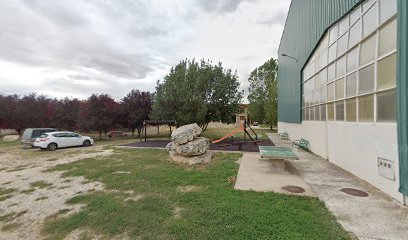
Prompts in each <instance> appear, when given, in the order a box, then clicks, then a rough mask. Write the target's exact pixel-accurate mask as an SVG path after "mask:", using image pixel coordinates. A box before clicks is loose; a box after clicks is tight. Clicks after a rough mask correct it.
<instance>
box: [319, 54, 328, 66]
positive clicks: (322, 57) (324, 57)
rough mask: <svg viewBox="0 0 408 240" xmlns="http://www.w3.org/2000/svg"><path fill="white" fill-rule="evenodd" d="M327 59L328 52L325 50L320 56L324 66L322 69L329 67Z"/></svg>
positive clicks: (321, 63)
mask: <svg viewBox="0 0 408 240" xmlns="http://www.w3.org/2000/svg"><path fill="white" fill-rule="evenodd" d="M327 57H328V54H327V50H324V51H323V52H322V55H321V56H320V65H321V66H322V68H323V67H326V66H327Z"/></svg>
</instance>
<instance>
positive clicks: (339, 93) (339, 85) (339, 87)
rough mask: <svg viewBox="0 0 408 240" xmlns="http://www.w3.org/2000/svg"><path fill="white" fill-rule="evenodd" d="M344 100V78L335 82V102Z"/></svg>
mask: <svg viewBox="0 0 408 240" xmlns="http://www.w3.org/2000/svg"><path fill="white" fill-rule="evenodd" d="M342 98H344V78H342V79H339V80H337V81H336V100H338V99H342Z"/></svg>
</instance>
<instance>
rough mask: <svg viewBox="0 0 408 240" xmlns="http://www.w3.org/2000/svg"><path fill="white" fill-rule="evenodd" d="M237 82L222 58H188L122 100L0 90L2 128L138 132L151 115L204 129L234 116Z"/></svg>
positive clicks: (240, 94)
mask: <svg viewBox="0 0 408 240" xmlns="http://www.w3.org/2000/svg"><path fill="white" fill-rule="evenodd" d="M239 87H240V83H239V80H238V76H237V72H236V71H235V72H233V71H232V70H231V69H226V68H224V67H223V66H222V63H217V64H213V63H212V62H211V61H209V60H207V61H205V60H201V61H196V60H194V59H193V60H187V59H185V60H182V61H181V62H180V63H179V64H177V65H176V66H174V67H173V68H171V70H170V72H169V73H168V74H167V75H166V76H165V77H164V79H163V80H162V81H158V82H157V86H156V92H155V93H150V92H145V91H140V90H131V91H130V92H129V93H128V94H127V95H126V96H124V97H123V98H122V99H120V100H119V101H115V100H114V99H113V98H112V97H111V96H110V95H108V94H92V95H91V96H90V97H89V98H87V99H86V100H79V99H76V98H64V99H55V98H49V97H47V96H44V95H38V94H36V93H31V94H28V95H25V96H19V95H1V94H0V128H12V129H16V130H17V131H19V133H21V131H22V130H23V129H25V128H34V127H54V128H58V129H61V130H70V131H84V132H87V131H97V132H98V133H99V135H100V137H102V134H103V133H105V135H106V133H107V132H108V131H110V130H113V129H115V128H117V127H122V128H127V129H129V130H131V131H132V134H133V135H134V133H135V131H137V132H138V136H139V137H140V134H141V131H142V129H143V121H144V120H147V119H153V120H176V121H177V124H178V125H184V124H188V123H193V122H196V123H198V124H200V125H201V127H202V128H203V130H205V129H206V128H207V126H208V123H209V122H211V121H221V122H223V123H232V122H234V121H235V113H238V109H239V108H238V105H239V103H241V101H242V98H243V91H240V90H239Z"/></svg>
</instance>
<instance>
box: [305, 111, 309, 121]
mask: <svg viewBox="0 0 408 240" xmlns="http://www.w3.org/2000/svg"><path fill="white" fill-rule="evenodd" d="M305 120H306V121H308V120H309V108H305Z"/></svg>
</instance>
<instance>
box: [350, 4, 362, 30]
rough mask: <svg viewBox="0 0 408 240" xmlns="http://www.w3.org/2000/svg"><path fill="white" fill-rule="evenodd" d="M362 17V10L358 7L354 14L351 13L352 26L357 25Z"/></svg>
mask: <svg viewBox="0 0 408 240" xmlns="http://www.w3.org/2000/svg"><path fill="white" fill-rule="evenodd" d="M360 16H361V8H360V6H358V7H357V8H356V9H355V10H353V12H351V13H350V25H352V24H353V23H355V22H356V21H357V20H358V18H359V17H360Z"/></svg>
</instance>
